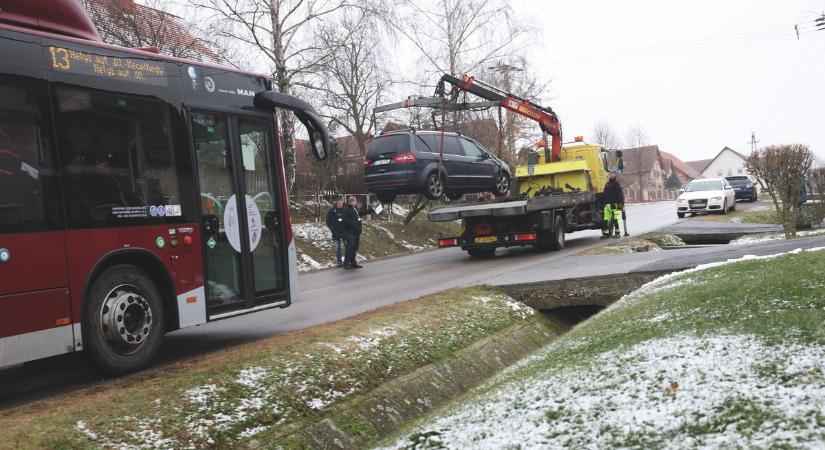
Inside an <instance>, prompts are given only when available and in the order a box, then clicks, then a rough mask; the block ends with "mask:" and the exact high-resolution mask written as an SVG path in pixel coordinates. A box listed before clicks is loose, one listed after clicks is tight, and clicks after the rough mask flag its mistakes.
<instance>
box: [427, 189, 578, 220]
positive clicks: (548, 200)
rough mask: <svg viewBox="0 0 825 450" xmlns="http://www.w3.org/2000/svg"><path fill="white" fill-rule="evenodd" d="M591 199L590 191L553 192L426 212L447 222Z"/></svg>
mask: <svg viewBox="0 0 825 450" xmlns="http://www.w3.org/2000/svg"><path fill="white" fill-rule="evenodd" d="M592 200H593V193H592V192H575V193H572V192H571V193H564V194H554V195H547V196H541V197H534V198H528V199H524V200H511V201H504V202H496V203H482V204H476V205H463V206H446V207H442V208H437V209H434V210H432V211H430V213H429V214H428V218H429V219H430V221H431V222H449V221H453V220H461V219H465V218H470V217H485V216H492V217H504V216H519V215H524V214H528V213H531V212H537V211H551V210H554V209H559V208H568V207H572V206H575V205H577V204H585V203H589V202H591V201H592Z"/></svg>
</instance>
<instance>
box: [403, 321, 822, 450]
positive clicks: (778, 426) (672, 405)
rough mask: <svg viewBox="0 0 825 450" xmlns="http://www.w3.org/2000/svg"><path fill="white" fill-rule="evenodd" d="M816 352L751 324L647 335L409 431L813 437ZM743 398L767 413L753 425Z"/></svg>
mask: <svg viewBox="0 0 825 450" xmlns="http://www.w3.org/2000/svg"><path fill="white" fill-rule="evenodd" d="M553 347H554V346H552V345H551V346H550V347H549V350H545V351H544V353H545V354H546V353H547V352H548V351H550V350H552V348H553ZM823 361H825V349H823V348H822V347H820V346H808V345H800V344H786V345H783V346H782V347H781V348H779V347H772V346H768V345H765V344H764V343H762V342H761V341H760V340H759V339H758V338H757V337H754V336H710V337H688V336H680V337H675V338H668V339H658V340H650V341H646V342H643V343H640V344H637V345H635V346H633V347H631V348H628V349H618V350H614V351H610V352H606V353H603V354H602V355H600V356H598V357H596V358H595V359H594V360H593V362H592V363H591V364H589V365H587V366H586V367H572V368H570V367H568V368H562V369H560V370H556V369H553V370H549V371H544V372H543V373H539V374H536V375H534V376H532V377H530V378H528V379H523V380H517V381H512V382H509V383H506V384H505V385H502V386H500V387H498V388H497V389H495V390H493V391H491V392H490V393H487V394H484V395H483V396H482V397H481V398H477V399H474V400H470V401H468V402H466V403H463V404H461V405H459V406H458V407H456V408H454V409H453V410H451V411H450V412H449V413H448V414H447V415H445V416H442V417H439V418H436V419H435V420H433V421H431V422H429V423H426V424H424V425H421V426H420V427H419V429H417V430H415V431H416V432H417V433H420V434H419V436H420V435H421V434H424V435H426V434H427V433H430V434H432V433H437V434H438V439H439V441H440V442H441V443H442V445H443V446H444V447H445V448H474V449H486V448H490V449H497V448H509V447H512V446H515V445H518V446H519V447H520V448H611V447H623V446H626V445H628V443H629V442H636V443H638V444H637V445H639V446H641V447H658V446H662V445H664V446H666V447H668V448H768V447H779V446H783V447H784V446H788V447H811V446H816V443H817V442H822V439H823V438H825V435H824V434H823V430H822V429H821V428H820V427H819V426H818V424H817V421H816V417H817V416H820V417H821V415H822V414H823V413H825V407H823V406H822V405H825V377H823V371H825V362H823ZM765 367H772V368H776V369H774V370H776V371H777V372H776V373H771V372H770V371H766V369H765ZM798 377H804V381H805V383H800V382H798V381H796V378H798ZM788 379H794V380H795V381H793V382H783V381H782V380H788ZM751 407H752V408H756V409H757V410H758V411H761V412H765V414H768V415H769V417H770V418H769V419H767V420H764V421H762V423H757V424H754V425H751V423H750V422H749V421H748V416H750V411H748V410H747V409H746V410H744V411H743V410H742V408H751ZM713 424H721V425H719V426H713ZM725 424H729V425H727V426H725ZM702 425H707V426H705V427H703V426H702ZM694 426H695V427H698V428H702V431H701V432H696V431H690V429H691V428H690V427H694ZM411 441H413V440H412V439H401V440H399V441H397V442H395V443H394V444H393V445H392V446H391V447H390V448H404V447H405V446H409V445H410V444H411Z"/></svg>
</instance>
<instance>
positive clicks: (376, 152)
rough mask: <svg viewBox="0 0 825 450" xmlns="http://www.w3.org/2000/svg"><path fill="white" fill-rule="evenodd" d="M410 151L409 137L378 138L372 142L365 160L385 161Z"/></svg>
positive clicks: (403, 135) (391, 136) (405, 135)
mask: <svg viewBox="0 0 825 450" xmlns="http://www.w3.org/2000/svg"><path fill="white" fill-rule="evenodd" d="M408 151H410V135H408V134H391V135H389V136H379V137H377V138H375V140H373V141H372V145H371V146H370V149H369V151H368V152H367V158H369V159H372V160H376V159H386V158H392V157H393V156H395V155H397V154H399V153H404V152H408Z"/></svg>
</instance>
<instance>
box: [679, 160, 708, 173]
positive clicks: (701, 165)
mask: <svg viewBox="0 0 825 450" xmlns="http://www.w3.org/2000/svg"><path fill="white" fill-rule="evenodd" d="M711 161H713V158H709V159H698V160H696V161H685V164H687V165H688V167H690V168H691V169H693V170H695V171H697V172H699V173H702V171H703V170H705V167H707V166H708V164H710V162H711Z"/></svg>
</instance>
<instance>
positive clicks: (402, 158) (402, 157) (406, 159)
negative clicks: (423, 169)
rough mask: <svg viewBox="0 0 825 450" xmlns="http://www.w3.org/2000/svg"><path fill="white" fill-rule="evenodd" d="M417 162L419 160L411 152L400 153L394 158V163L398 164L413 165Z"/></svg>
mask: <svg viewBox="0 0 825 450" xmlns="http://www.w3.org/2000/svg"><path fill="white" fill-rule="evenodd" d="M416 161H417V159H416V157H415V155H413V154H412V153H410V152H404V153H399V154H397V155H395V156H393V158H392V162H396V163H411V162H416Z"/></svg>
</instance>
